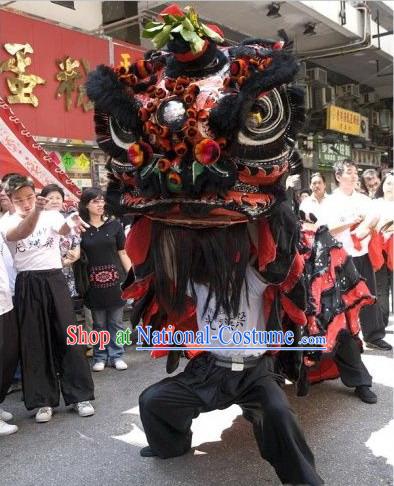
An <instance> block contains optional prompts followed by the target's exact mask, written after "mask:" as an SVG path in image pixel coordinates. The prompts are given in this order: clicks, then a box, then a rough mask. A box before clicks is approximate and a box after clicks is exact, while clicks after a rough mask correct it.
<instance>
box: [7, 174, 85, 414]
mask: <svg viewBox="0 0 394 486" xmlns="http://www.w3.org/2000/svg"><path fill="white" fill-rule="evenodd" d="M5 190H6V192H7V193H8V195H9V196H10V198H11V200H12V202H13V204H14V207H15V210H16V212H15V214H13V215H12V216H10V217H9V218H8V219H7V221H6V224H5V227H4V229H3V230H2V232H3V236H4V238H5V240H6V242H7V244H8V246H9V248H10V250H11V254H12V255H13V258H14V263H15V268H16V270H17V272H18V274H17V278H16V284H15V308H16V310H17V321H18V326H19V332H20V342H21V363H22V377H23V394H24V401H25V405H26V408H27V409H28V410H32V409H34V408H38V409H39V410H38V412H37V413H36V421H37V422H48V421H49V420H50V419H51V418H52V414H53V407H56V406H58V405H59V398H60V390H59V383H60V387H61V390H62V393H63V398H64V401H65V403H66V405H69V404H73V405H74V408H75V410H76V411H77V412H78V414H79V415H80V416H83V417H86V416H89V415H93V414H94V408H93V406H92V405H91V404H90V402H89V400H93V399H94V391H93V390H94V385H93V380H92V377H91V374H90V370H89V364H88V362H87V359H86V357H85V356H84V352H83V348H82V347H81V346H68V345H67V327H68V326H70V325H73V324H75V316H74V312H73V305H72V301H71V297H70V294H69V292H68V287H67V284H66V281H65V278H64V275H63V273H62V270H61V269H62V263H61V256H60V250H59V239H60V235H65V234H68V233H69V232H70V231H71V228H74V230H76V231H80V230H81V229H83V227H84V225H85V223H83V222H82V221H81V220H80V218H79V216H78V215H77V214H74V215H70V216H69V217H68V218H67V219H64V217H63V216H62V215H61V214H60V213H59V212H58V211H46V210H44V208H45V205H46V203H47V202H48V201H47V199H46V198H42V197H40V196H37V197H36V195H35V192H34V186H33V183H32V181H31V180H30V179H28V178H26V177H23V176H13V177H11V178H10V179H9V180H8V181H7V185H6V188H5Z"/></svg>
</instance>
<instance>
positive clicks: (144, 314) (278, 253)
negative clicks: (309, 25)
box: [87, 5, 371, 484]
mask: <svg viewBox="0 0 394 486" xmlns="http://www.w3.org/2000/svg"><path fill="white" fill-rule="evenodd" d="M144 36H146V37H150V38H151V39H152V40H153V42H154V44H155V46H156V48H157V49H156V50H155V51H151V52H148V53H146V56H145V59H144V60H139V61H137V62H135V63H133V64H132V65H131V66H129V67H128V68H125V67H120V68H115V69H113V68H110V67H106V66H99V67H98V68H97V69H96V71H94V72H93V73H91V74H90V76H89V79H88V83H87V93H88V96H89V97H90V99H91V100H93V101H94V103H95V125H96V133H97V141H98V144H99V146H100V148H101V149H102V150H103V151H104V152H106V153H107V154H108V155H109V157H110V159H109V162H108V168H109V172H110V182H109V184H108V190H107V201H108V203H109V204H110V205H111V206H112V208H113V209H114V211H115V212H116V213H117V214H118V215H122V214H133V215H135V216H136V220H135V223H134V225H133V227H132V229H131V231H130V233H129V236H128V239H127V243H126V250H127V253H128V255H129V257H130V258H131V261H132V263H133V271H132V272H130V275H129V277H128V279H127V281H126V282H125V284H124V297H125V298H133V299H134V300H135V302H134V309H133V316H132V319H133V321H134V322H135V323H138V322H140V320H141V319H142V321H143V324H144V325H151V326H153V327H155V328H156V329H162V328H164V327H166V326H167V325H168V324H172V325H174V326H175V328H176V329H183V330H197V329H198V321H199V319H198V315H197V314H198V309H197V303H196V299H198V296H197V294H198V290H196V288H195V287H194V285H193V284H192V289H191V291H190V282H197V284H198V282H199V279H200V283H201V281H203V283H205V284H206V286H207V287H206V288H207V289H208V290H207V294H208V296H207V298H206V299H205V301H204V302H205V309H204V310H205V311H207V307H208V304H209V303H210V299H211V298H212V297H213V296H214V297H215V302H214V306H213V316H211V317H212V319H213V320H214V321H215V319H217V317H218V315H219V314H220V312H221V311H224V313H225V314H226V315H227V316H230V315H232V314H236V313H237V311H238V310H239V307H240V305H241V302H242V291H241V288H243V284H244V282H245V275H246V272H247V271H249V270H248V269H249V266H250V265H251V263H250V262H253V263H252V266H253V267H254V269H255V270H257V271H258V272H259V274H260V277H261V278H262V280H263V281H264V282H265V290H264V293H263V295H262V296H261V299H262V305H261V309H262V314H263V316H264V317H263V316H262V319H263V320H264V324H265V329H266V330H283V329H292V330H294V332H295V334H296V336H302V335H305V334H306V335H321V336H326V337H327V341H328V344H327V351H326V353H329V352H331V351H332V350H333V349H334V347H335V345H336V341H337V336H338V334H339V332H340V331H342V330H348V331H350V333H351V334H353V335H357V333H358V330H359V325H358V312H359V309H360V307H361V306H362V305H364V304H365V303H368V302H370V301H371V297H370V295H369V293H368V290H367V288H366V286H365V283H364V282H363V281H361V280H360V278H359V276H358V274H357V272H356V271H355V270H354V267H353V264H352V262H351V260H349V258H348V257H347V255H346V254H345V252H344V251H343V250H342V248H341V247H340V245H339V244H338V243H337V242H336V241H335V240H334V239H332V238H331V237H330V236H329V234H328V232H327V230H326V229H325V228H320V229H319V230H318V231H317V232H316V233H315V232H311V231H301V230H302V227H301V223H300V222H299V221H298V220H297V218H296V216H295V215H294V214H293V213H292V211H291V210H290V208H289V206H288V205H287V204H286V197H285V191H284V189H283V187H282V186H281V184H280V180H281V178H282V177H283V176H284V175H285V174H287V173H290V174H295V173H297V172H299V171H300V170H302V161H301V160H300V157H299V155H298V153H297V151H296V150H295V143H296V134H297V131H298V130H299V129H300V127H301V126H302V123H303V121H304V105H303V93H302V91H301V90H299V89H298V88H297V87H294V86H291V82H292V81H293V80H294V78H295V75H296V73H297V69H298V65H297V61H296V59H295V58H294V56H293V55H292V53H291V49H290V47H291V46H290V45H289V43H288V40H287V39H286V38H284V39H282V40H281V41H271V40H264V39H250V40H246V41H244V42H242V43H241V44H240V45H237V46H232V47H228V46H227V47H223V46H220V45H219V44H221V43H222V42H223V37H222V33H221V31H220V29H219V28H218V27H217V26H214V25H205V24H203V23H202V22H201V21H200V19H199V18H198V16H197V14H196V13H195V12H194V11H193V10H192V9H191V8H187V9H185V10H184V11H182V10H180V9H179V7H177V6H175V5H173V6H170V7H167V8H166V9H165V10H164V11H163V12H161V14H160V17H159V20H158V21H157V22H150V23H148V25H147V26H146V29H145V31H144ZM284 37H285V36H284ZM164 47H166V49H165V50H163V49H162V48H164ZM201 269H203V271H201ZM204 273H206V280H205V281H204V275H202V274H204ZM201 279H202V280H201ZM197 284H196V285H197ZM204 302H203V304H204ZM203 307H204V306H203ZM202 314H203V312H202ZM200 317H201V316H200ZM185 354H186V356H187V357H188V358H190V359H191V360H190V362H189V363H188V365H187V367H186V370H185V372H182V373H181V374H179V375H177V376H175V377H170V378H167V379H165V380H163V381H162V382H160V383H159V384H156V385H153V386H152V387H150V388H148V389H147V390H146V391H145V392H144V393H143V394H142V396H141V399H140V408H141V418H142V420H143V424H144V428H145V431H146V434H147V438H148V442H149V444H150V453H151V455H158V456H160V457H171V456H176V455H181V454H183V453H185V452H186V451H187V450H188V449H189V448H190V445H191V432H190V424H191V420H192V418H194V417H196V416H197V415H198V413H199V412H200V411H206V410H212V409H215V408H225V407H226V406H229V405H230V404H231V403H239V404H240V405H241V406H242V408H243V410H244V415H245V417H246V418H248V419H249V420H250V421H251V422H252V423H253V427H254V432H255V436H256V439H257V442H258V444H259V447H260V451H261V454H262V456H263V457H264V458H266V459H267V460H268V461H269V462H270V463H271V464H272V465H273V466H274V467H275V470H276V472H277V474H278V476H279V477H280V479H281V480H282V481H283V482H285V483H292V484H295V483H308V484H321V479H320V478H319V476H318V475H317V473H316V471H315V470H314V465H313V456H312V453H311V452H310V450H309V448H308V446H307V444H306V442H305V440H304V438H303V436H302V432H301V431H300V429H299V427H298V425H297V423H296V419H295V417H294V415H293V413H292V412H291V410H290V409H289V407H288V404H287V401H286V400H285V398H284V397H283V395H282V394H281V393H283V392H282V390H281V389H280V387H278V385H277V381H278V380H280V377H279V374H278V373H279V372H280V373H281V374H282V375H283V374H285V375H286V376H287V377H289V378H290V379H292V380H293V381H296V382H297V381H298V385H299V392H300V394H301V393H305V388H306V384H307V382H308V381H313V380H316V379H320V378H321V377H319V375H318V373H319V372H316V371H315V372H314V373H315V376H314V377H313V374H311V372H310V367H311V366H312V365H315V368H316V366H317V365H316V362H317V361H318V359H319V357H320V356H319V355H320V354H321V353H313V352H310V353H304V354H302V353H296V352H292V353H289V352H279V353H276V356H275V359H274V360H273V359H272V357H268V356H266V355H264V359H260V360H257V361H258V362H257V364H256V363H255V362H252V361H253V360H251V364H250V366H246V364H247V363H248V360H247V359H245V363H246V364H245V367H244V369H243V371H232V370H231V369H229V367H226V365H225V364H223V363H221V364H220V363H219V362H218V360H217V357H215V356H213V355H212V353H207V352H204V351H203V350H202V351H201V352H196V351H190V352H186V353H185ZM165 355H168V357H167V371H169V372H172V371H174V370H175V369H176V367H177V366H178V361H179V356H180V353H179V352H176V351H170V352H169V353H168V352H167V351H164V350H160V346H158V347H157V350H156V351H153V356H154V357H160V356H165ZM254 361H256V359H254ZM273 361H275V372H274V370H273V368H272V366H273V365H272V362H273ZM219 365H220V366H219ZM230 368H231V365H230ZM329 372H330V373H331V372H332V369H331V370H329ZM316 373H317V374H316ZM335 373H337V371H336V370H334V372H333V376H336V374H335ZM245 374H246V375H247V376H246V375H245ZM219 375H220V376H219ZM245 376H246V378H245V379H243V380H241V378H240V377H245ZM212 377H214V378H212ZM272 377H274V379H273V378H272ZM323 377H324V376H323ZM219 379H220V380H222V379H226V380H227V383H228V387H227V388H228V390H227V391H226V392H223V390H222V391H221V392H220V393H219V392H218V391H217V382H218V380H219ZM212 380H213V382H214V384H213V385H212ZM261 380H262V381H263V382H262V383H261V382H260V381H261ZM241 381H242V383H241ZM209 383H211V385H212V386H211V388H209V386H210V385H209ZM207 386H208V388H207ZM212 387H213V388H212ZM245 387H246V388H245ZM225 388H226V387H225ZM213 389H215V391H213ZM230 389H231V390H230ZM252 389H253V393H251V392H250V390H252ZM234 390H236V391H234ZM256 390H260V391H259V392H258V393H255V391H256ZM278 390H279V391H278ZM262 394H263V395H264V396H265V398H264V399H262ZM208 395H209V396H208ZM241 395H242V397H243V398H242V397H241ZM186 403H187V404H188V405H187V406H186V405H185V404H186ZM154 404H156V407H155V405H154ZM157 406H158V407H157ZM261 408H263V411H264V414H263V416H264V418H262V415H261V413H260V409H261ZM158 409H160V412H158ZM278 411H280V413H279V415H278ZM264 420H265V421H264ZM262 421H264V434H263V432H262V427H261V425H262ZM270 424H271V425H270ZM263 436H264V437H263ZM278 436H284V437H287V439H284V441H283V444H282V445H280V444H279V442H280V441H279V442H278V440H277V438H278ZM294 443H296V444H297V446H294ZM281 447H283V450H282V449H281Z"/></svg>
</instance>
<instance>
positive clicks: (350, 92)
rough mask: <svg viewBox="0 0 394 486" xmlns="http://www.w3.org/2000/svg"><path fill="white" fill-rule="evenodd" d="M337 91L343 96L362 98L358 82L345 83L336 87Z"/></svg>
mask: <svg viewBox="0 0 394 486" xmlns="http://www.w3.org/2000/svg"><path fill="white" fill-rule="evenodd" d="M336 93H337V96H339V97H341V98H360V86H359V85H358V84H343V85H342V86H337V87H336Z"/></svg>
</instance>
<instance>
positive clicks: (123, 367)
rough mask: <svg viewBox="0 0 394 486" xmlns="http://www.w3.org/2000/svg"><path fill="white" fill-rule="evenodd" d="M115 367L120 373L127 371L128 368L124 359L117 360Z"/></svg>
mask: <svg viewBox="0 0 394 486" xmlns="http://www.w3.org/2000/svg"><path fill="white" fill-rule="evenodd" d="M114 367H115V368H116V369H117V370H119V371H123V370H127V368H128V366H127V363H125V362H124V361H123V359H116V360H115V361H114Z"/></svg>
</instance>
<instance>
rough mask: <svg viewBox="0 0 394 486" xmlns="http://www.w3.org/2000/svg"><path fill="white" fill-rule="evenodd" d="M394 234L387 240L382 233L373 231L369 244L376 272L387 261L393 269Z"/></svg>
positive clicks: (369, 251)
mask: <svg viewBox="0 0 394 486" xmlns="http://www.w3.org/2000/svg"><path fill="white" fill-rule="evenodd" d="M393 240H394V238H393V235H391V236H390V238H388V239H387V240H385V238H384V236H383V234H382V233H377V232H373V234H372V237H371V240H370V242H369V245H368V255H369V259H370V261H371V264H372V267H373V269H374V271H375V272H377V271H378V270H380V269H381V268H382V266H383V265H384V264H385V263H386V265H387V267H388V269H389V270H390V271H391V272H392V271H393V252H394V248H393V244H394V241H393Z"/></svg>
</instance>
